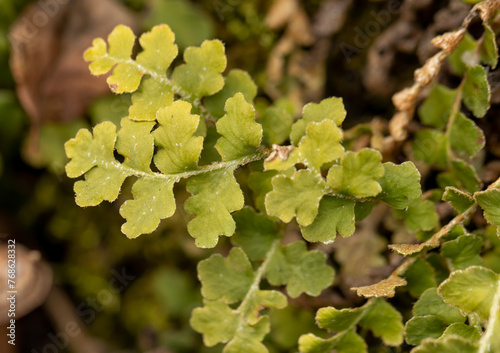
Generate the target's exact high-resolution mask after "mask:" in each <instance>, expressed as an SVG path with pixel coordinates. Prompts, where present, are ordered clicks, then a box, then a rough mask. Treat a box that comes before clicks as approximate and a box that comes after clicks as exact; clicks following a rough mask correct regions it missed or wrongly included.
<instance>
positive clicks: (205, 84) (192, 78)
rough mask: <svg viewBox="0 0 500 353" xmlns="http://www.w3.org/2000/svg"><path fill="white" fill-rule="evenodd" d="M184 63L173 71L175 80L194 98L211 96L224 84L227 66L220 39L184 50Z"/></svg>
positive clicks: (207, 41)
mask: <svg viewBox="0 0 500 353" xmlns="http://www.w3.org/2000/svg"><path fill="white" fill-rule="evenodd" d="M184 61H185V62H186V63H185V64H183V65H180V66H177V67H176V68H175V70H174V73H173V80H174V82H175V83H176V84H177V85H178V86H180V87H181V88H182V90H184V91H185V92H188V93H189V94H192V96H193V98H201V97H204V96H210V95H212V94H214V93H217V92H219V91H220V90H221V89H222V87H223V86H224V77H222V72H223V71H224V69H225V68H226V55H225V53H224V45H223V44H222V42H221V41H219V40H206V41H204V42H203V43H202V44H201V46H200V47H189V48H187V49H186V50H185V51H184Z"/></svg>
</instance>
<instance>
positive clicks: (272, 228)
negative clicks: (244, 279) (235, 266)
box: [231, 207, 279, 261]
mask: <svg viewBox="0 0 500 353" xmlns="http://www.w3.org/2000/svg"><path fill="white" fill-rule="evenodd" d="M233 218H234V220H235V221H236V233H235V234H234V236H233V237H232V238H231V241H232V242H233V244H235V245H237V246H241V247H242V248H243V250H244V251H245V253H246V254H247V255H248V257H249V258H250V259H251V260H252V261H256V260H262V259H264V258H265V256H266V254H267V252H268V251H269V249H270V248H271V245H272V243H273V242H274V241H275V240H276V238H277V236H278V234H279V233H278V227H277V224H276V223H274V222H273V221H271V220H270V219H269V217H267V216H266V215H263V214H260V213H257V212H255V211H254V210H253V209H251V208H249V207H244V208H243V209H242V210H240V211H238V212H236V213H235V214H234V215H233Z"/></svg>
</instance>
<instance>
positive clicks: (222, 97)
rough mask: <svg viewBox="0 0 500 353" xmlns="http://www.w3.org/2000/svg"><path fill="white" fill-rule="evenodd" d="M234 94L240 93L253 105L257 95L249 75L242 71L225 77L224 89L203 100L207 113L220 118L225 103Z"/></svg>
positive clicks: (231, 72)
mask: <svg viewBox="0 0 500 353" xmlns="http://www.w3.org/2000/svg"><path fill="white" fill-rule="evenodd" d="M236 93H242V94H243V96H244V97H245V100H246V101H247V102H248V103H250V104H251V103H253V100H254V98H255V96H256V95H257V86H256V85H255V83H254V82H253V80H252V78H251V77H250V75H249V74H248V73H247V72H246V71H243V70H238V69H234V70H231V71H229V74H228V75H227V76H226V79H225V83H224V87H223V88H222V90H221V91H219V92H217V93H216V94H214V95H213V96H210V97H207V98H205V99H204V100H203V102H204V103H205V107H206V108H207V111H208V112H209V113H210V114H211V115H212V116H214V117H216V118H220V117H221V116H223V115H224V105H225V104H226V101H227V100H228V99H229V98H231V97H233V96H234V95H235V94H236Z"/></svg>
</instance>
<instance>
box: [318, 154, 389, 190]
mask: <svg viewBox="0 0 500 353" xmlns="http://www.w3.org/2000/svg"><path fill="white" fill-rule="evenodd" d="M384 173H385V169H384V167H383V165H382V155H381V154H380V152H379V151H377V150H373V149H369V148H363V149H362V150H361V151H359V152H350V151H349V152H346V153H345V154H344V155H343V156H342V161H341V164H339V165H334V166H332V167H331V168H330V170H329V171H328V176H327V179H326V182H327V184H328V186H330V187H331V188H332V189H333V190H334V191H336V192H339V193H341V194H347V195H352V196H357V197H370V196H376V195H378V194H379V193H380V192H381V191H382V187H381V186H380V184H379V183H378V182H377V179H380V178H381V177H382V176H383V175H384Z"/></svg>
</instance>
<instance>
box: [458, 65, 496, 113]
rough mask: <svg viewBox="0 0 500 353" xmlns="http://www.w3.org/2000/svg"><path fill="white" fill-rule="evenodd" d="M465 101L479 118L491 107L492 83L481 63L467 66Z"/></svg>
mask: <svg viewBox="0 0 500 353" xmlns="http://www.w3.org/2000/svg"><path fill="white" fill-rule="evenodd" d="M462 92H463V97H464V98H463V101H464V104H465V106H466V107H467V108H468V109H470V110H471V112H472V114H474V116H476V117H478V118H482V117H483V116H485V115H486V112H487V111H488V109H489V108H490V97H491V92H490V85H489V84H488V77H487V75H486V71H485V69H484V67H482V66H480V65H476V66H471V67H467V74H466V76H465V83H464V85H463V89H462Z"/></svg>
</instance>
